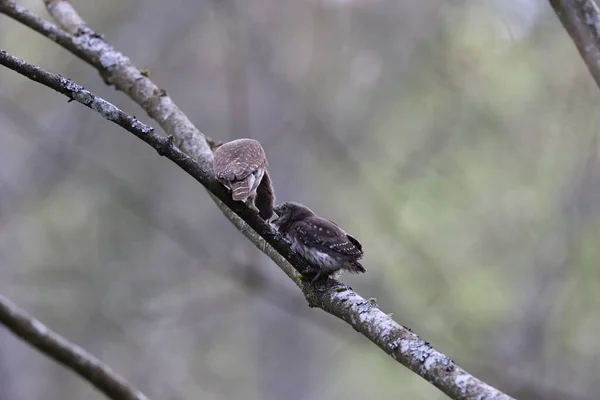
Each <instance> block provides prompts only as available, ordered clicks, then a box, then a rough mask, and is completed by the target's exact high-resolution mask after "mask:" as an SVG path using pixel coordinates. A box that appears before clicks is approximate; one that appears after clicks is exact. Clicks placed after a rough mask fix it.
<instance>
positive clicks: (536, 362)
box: [0, 0, 600, 400]
mask: <svg viewBox="0 0 600 400" xmlns="http://www.w3.org/2000/svg"><path fill="white" fill-rule="evenodd" d="M19 3H20V4H22V5H25V6H27V7H30V8H31V9H32V10H34V11H36V12H37V13H39V14H40V15H43V16H44V17H46V18H47V14H46V12H45V10H44V8H43V5H42V2H41V1H38V0H28V1H25V0H21V1H19ZM74 5H75V6H76V8H77V9H78V11H79V12H80V13H81V14H82V16H83V17H84V18H86V20H87V21H88V22H89V24H90V26H91V27H92V28H94V29H95V30H97V31H98V32H100V33H103V34H104V35H105V37H106V38H107V40H108V41H109V42H110V43H111V44H113V45H114V46H115V47H116V48H118V49H119V50H121V51H123V52H124V53H125V54H126V55H128V56H130V58H131V59H132V61H133V62H134V63H135V64H136V65H137V66H138V67H139V68H146V69H148V70H149V71H150V77H151V79H153V80H154V81H155V82H156V83H157V84H158V85H160V86H161V87H163V88H165V89H166V90H167V91H168V93H169V94H170V96H171V97H172V98H173V99H174V101H175V102H176V103H177V104H178V105H179V106H180V107H181V108H182V109H183V110H184V111H185V112H186V113H187V114H188V116H189V117H190V118H191V119H192V121H193V122H194V123H195V124H196V125H197V126H198V127H199V129H200V130H201V131H203V132H204V133H206V134H207V135H208V136H210V137H213V138H215V139H217V140H223V141H226V140H231V139H234V138H238V137H252V138H256V139H258V140H260V141H261V142H262V144H263V146H264V147H265V149H266V152H267V155H268V157H269V160H270V165H271V173H272V176H273V179H274V183H275V187H276V191H277V198H278V200H279V201H286V200H295V201H299V202H302V203H305V204H307V205H308V206H310V207H311V208H312V209H314V210H315V211H316V212H318V213H319V214H322V215H324V216H327V217H328V218H331V219H333V220H335V221H337V222H338V223H340V225H342V226H343V227H344V228H346V230H348V231H349V232H351V233H352V234H353V235H355V236H356V237H358V238H359V239H360V240H361V241H362V242H363V245H364V247H365V249H366V256H365V266H366V267H367V268H368V270H369V273H368V274H366V275H362V276H344V277H343V278H342V280H343V281H344V282H346V283H349V284H350V285H351V286H352V287H353V288H355V289H356V290H357V291H358V292H359V293H360V294H362V295H363V296H365V297H367V298H369V297H375V298H377V300H378V302H379V304H380V305H381V307H382V309H383V310H384V311H386V312H389V313H393V314H394V317H395V318H396V319H397V320H398V321H400V323H402V324H404V325H406V326H408V327H410V328H412V329H413V330H414V331H415V332H416V333H418V334H419V335H421V336H422V337H424V338H425V339H426V340H428V341H430V342H431V343H432V344H433V345H434V346H435V347H436V348H437V349H438V350H440V351H442V352H444V353H445V354H447V355H448V356H450V357H451V358H453V359H454V360H455V361H456V362H458V363H459V364H460V365H461V366H463V367H465V368H466V369H467V370H469V371H470V372H472V373H474V374H475V375H476V376H478V377H480V378H482V379H484V380H486V381H487V382H489V383H490V384H492V385H494V386H497V387H499V388H500V389H502V390H504V391H506V392H508V393H510V394H511V395H513V396H516V397H518V398H519V399H526V400H529V399H550V400H552V399H597V398H598V393H599V392H600V380H599V379H598V376H599V373H600V340H599V339H598V337H599V336H598V331H599V329H600V312H599V310H598V307H599V306H600V272H599V271H600V269H599V267H598V259H599V257H600V247H599V246H598V240H599V238H600V219H599V211H600V170H599V167H600V163H599V160H598V150H599V144H598V137H597V136H598V131H599V127H598V118H599V115H598V104H599V100H600V96H599V94H600V92H599V90H598V88H597V87H596V86H595V85H594V83H593V81H592V79H591V78H590V76H589V74H588V72H587V70H586V68H585V66H584V64H583V62H582V61H581V59H580V57H579V55H578V53H577V52H576V50H575V47H574V45H573V44H572V42H571V41H570V38H569V37H568V35H567V34H566V32H565V31H564V29H563V28H562V26H561V25H560V23H559V22H558V20H557V18H556V16H555V15H554V13H553V12H552V10H551V9H550V7H549V5H548V4H547V2H545V1H542V0H513V1H491V0H462V1H454V2H447V1H443V0H431V1H420V2H417V1H398V0H345V1H344V0H337V1H336V0H310V1H309V0H304V1H297V0H252V1H246V0H172V1H168V2H167V1H162V0H146V1H141V0H131V1H127V2H119V1H114V0H112V1H110V0H107V1H96V2H91V1H82V0H80V1H74ZM0 47H1V48H4V49H6V50H7V51H9V52H10V53H12V54H14V55H16V56H18V57H21V58H23V59H25V60H28V61H30V62H32V63H35V64H38V65H40V66H41V67H43V68H45V69H47V70H49V71H52V72H55V73H60V74H62V75H64V76H66V77H69V78H72V79H74V80H75V81H76V82H78V83H80V84H82V85H84V86H85V87H86V88H88V89H89V90H92V91H93V92H95V93H96V94H98V95H100V96H103V97H104V98H106V99H108V100H109V101H112V102H114V103H115V104H117V105H118V106H119V107H121V108H122V109H124V110H125V111H127V112H129V113H131V114H134V115H136V116H138V117H140V118H141V119H142V120H143V121H145V122H148V123H151V124H152V121H150V119H149V118H148V117H147V116H146V115H145V113H144V112H143V111H142V110H141V109H140V108H138V107H137V106H136V105H134V104H132V102H131V101H130V100H128V99H127V98H126V96H125V95H123V94H122V93H119V92H116V91H115V90H114V89H113V88H110V87H106V86H105V85H104V83H103V82H102V79H101V78H100V77H99V75H98V74H97V72H95V71H94V70H93V69H92V68H91V67H89V66H87V65H86V64H84V63H83V62H81V61H79V60H78V59H76V58H74V57H73V56H72V55H71V54H69V53H68V52H66V51H65V50H63V49H61V48H60V47H58V46H57V45H55V44H53V43H52V42H50V41H49V40H47V39H45V38H43V37H41V36H40V35H38V34H35V33H33V32H32V31H30V30H28V29H26V28H25V27H23V26H21V25H19V24H18V23H16V22H14V21H12V20H9V19H8V18H6V17H4V16H0ZM152 125H154V126H156V124H152ZM0 143H1V145H0V292H1V293H2V294H3V295H6V296H8V297H10V298H11V299H12V300H13V301H15V302H16V303H18V304H19V305H20V306H21V307H23V308H25V309H26V310H27V311H29V312H31V313H33V314H34V315H36V316H37V317H38V318H40V319H41V320H42V321H43V322H44V323H46V324H48V325H49V326H50V327H51V328H53V329H55V330H56V331H58V332H59V333H60V334H62V335H64V336H66V337H67V338H69V339H70V340H72V341H74V342H76V343H78V344H80V345H81V346H83V347H84V348H85V349H87V350H89V351H90V352H92V353H94V354H95V355H97V356H98V357H99V358H100V359H101V360H103V361H104V362H106V363H107V364H109V365H110V366H112V367H113V368H114V369H115V370H116V371H117V372H118V373H120V374H122V375H123V376H124V377H126V378H127V379H128V380H129V381H130V382H132V383H133V384H134V385H135V386H137V387H139V388H140V389H141V390H142V391H144V392H145V393H147V394H148V395H149V396H150V397H152V398H156V399H174V400H175V399H193V398H201V399H257V400H258V399H260V400H262V399H265V400H276V399H277V400H278V399H298V400H300V399H311V400H313V399H314V400H316V399H337V398H347V399H397V398H404V399H444V398H446V397H445V396H444V395H443V394H441V393H440V392H439V391H438V390H437V389H435V388H434V387H433V386H431V385H430V384H428V383H427V382H425V381H424V380H422V379H421V378H419V377H418V376H416V375H415V374H413V373H411V372H410V371H408V370H407V369H405V368H404V367H402V366H400V365H399V364H397V363H396V362H394V361H393V360H392V359H391V358H390V357H388V356H387V355H385V354H384V353H383V352H382V351H380V350H379V349H378V348H376V347H375V346H374V345H373V344H371V343H370V342H368V341H367V340H366V339H365V338H364V337H362V336H360V335H359V334H358V333H356V332H355V331H354V330H352V329H351V328H350V327H348V326H347V325H346V324H344V323H343V322H341V321H338V320H336V319H335V318H333V317H331V316H328V315H326V314H325V313H324V312H322V311H319V310H315V309H309V308H308V307H307V306H306V303H305V301H304V299H303V297H302V295H301V293H300V291H299V290H297V288H295V287H294V286H293V284H292V283H291V282H290V281H289V280H287V278H286V277H285V276H284V274H283V273H281V271H280V270H279V269H278V268H277V267H276V266H275V265H274V264H272V262H271V261H270V260H268V259H267V258H266V257H265V256H264V255H262V253H260V252H259V251H258V250H257V249H255V248H254V247H253V246H252V245H251V244H250V243H249V242H248V241H247V240H246V239H245V238H244V236H243V235H241V234H240V233H239V232H237V231H236V230H235V229H234V228H233V227H232V226H231V225H230V224H229V222H228V221H227V220H226V219H225V218H224V217H223V216H222V215H221V213H220V212H219V210H218V209H217V207H216V206H215V205H214V203H212V201H211V200H210V199H209V197H208V196H207V194H206V193H205V191H204V190H203V188H202V187H201V186H199V185H198V184H197V183H196V182H195V181H194V180H193V179H191V178H190V177H189V176H187V175H186V174H185V173H184V172H182V171H181V170H180V169H179V168H178V167H176V166H174V165H173V164H171V163H170V162H168V161H167V160H166V159H164V158H161V157H158V156H157V154H156V153H155V152H154V151H153V150H152V149H151V148H150V147H149V146H147V145H146V144H144V143H142V142H141V141H139V140H138V139H136V138H135V137H133V136H132V135H131V134H129V133H126V132H125V131H123V130H122V129H121V128H119V127H117V126H116V125H114V124H111V123H109V122H107V121H105V120H104V119H102V118H101V117H100V116H99V115H97V114H95V113H93V112H91V111H90V110H88V109H86V108H84V107H82V106H80V105H78V104H76V103H67V101H66V98H65V97H64V96H62V95H58V94H56V93H54V92H52V91H50V90H49V89H46V88H44V87H42V86H40V85H38V84H36V83H33V82H31V81H29V80H27V79H26V78H24V77H21V76H19V75H17V74H16V73H14V72H12V71H9V70H7V69H5V68H1V69H0ZM42 398H43V399H45V400H54V399H56V400H59V399H60V400H63V399H65V400H69V399H82V398H85V399H92V400H93V399H102V398H103V396H101V395H100V394H99V393H97V392H95V391H94V390H93V389H92V388H91V387H90V386H89V385H88V384H86V383H85V382H83V381H82V380H80V379H79V378H78V377H77V376H75V375H74V374H72V373H71V372H69V371H66V370H64V369H62V368H61V367H59V366H57V365H56V364H54V363H53V362H51V361H48V360H47V359H46V358H45V357H44V356H42V355H41V354H39V353H37V352H36V351H34V350H32V349H31V348H29V347H28V346H27V345H25V344H24V343H22V342H20V341H19V340H17V339H15V338H14V337H13V336H12V335H11V334H9V333H8V332H7V331H6V330H2V329H0V399H2V400H35V399H42Z"/></svg>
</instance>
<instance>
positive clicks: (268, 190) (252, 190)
mask: <svg viewBox="0 0 600 400" xmlns="http://www.w3.org/2000/svg"><path fill="white" fill-rule="evenodd" d="M267 166H268V163H267V156H266V155H265V151H264V149H263V148H262V146H261V145H260V143H259V142H258V141H256V140H254V139H236V140H232V141H231V142H227V143H225V144H223V145H221V146H219V147H218V148H217V149H216V150H215V152H214V160H213V168H214V170H215V174H216V176H217V179H218V180H219V182H221V183H222V184H223V185H225V186H226V187H227V188H229V189H230V190H231V197H232V198H233V200H235V201H242V202H244V203H246V205H247V206H248V207H250V208H252V209H253V210H254V211H256V212H258V213H259V215H260V216H261V218H263V219H265V220H268V219H269V218H271V216H272V215H273V202H274V199H275V196H274V194H273V187H272V185H271V180H270V178H269V175H268V172H267ZM259 187H260V190H259V191H258V195H259V199H257V200H256V203H257V205H258V208H257V206H256V205H255V199H256V197H257V189H259Z"/></svg>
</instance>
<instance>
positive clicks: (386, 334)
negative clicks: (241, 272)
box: [0, 0, 511, 400]
mask: <svg viewBox="0 0 600 400" xmlns="http://www.w3.org/2000/svg"><path fill="white" fill-rule="evenodd" d="M45 3H46V5H47V8H48V11H49V13H50V14H51V15H52V16H53V17H54V18H55V19H56V20H57V21H58V22H59V24H61V26H62V27H63V28H64V29H65V30H67V31H68V34H65V33H64V32H62V31H60V29H58V28H57V27H56V26H54V25H52V24H50V23H48V22H45V21H43V20H41V19H39V18H38V17H36V16H35V15H33V14H31V13H30V12H29V11H27V10H25V9H23V8H22V7H18V6H16V5H15V4H14V2H13V1H7V0H0V12H2V13H4V14H6V15H8V16H10V17H13V18H14V19H16V20H18V21H21V22H22V23H24V24H25V25H27V26H29V27H31V28H32V29H34V30H36V31H37V32H40V33H42V34H43V35H44V36H46V37H48V38H50V39H51V40H54V41H55V42H57V43H58V44H59V45H61V46H63V47H64V48H66V49H67V50H70V51H72V52H73V53H74V54H75V55H77V56H78V57H80V58H81V59H82V60H84V61H86V62H87V63H89V64H90V65H92V66H94V67H95V68H96V69H98V71H99V72H100V74H101V75H102V76H103V77H104V79H105V81H106V82H107V83H108V84H111V85H114V86H115V88H117V89H118V90H121V91H123V92H124V93H126V94H127V95H128V96H129V97H130V98H131V99H132V100H134V101H135V102H136V103H138V104H139V105H140V106H142V107H143V108H144V110H145V111H146V112H147V113H148V115H150V117H152V118H153V119H154V120H156V121H157V122H158V123H159V124H160V126H161V127H162V128H163V129H164V130H165V131H166V132H167V134H169V135H170V136H172V137H173V138H174V140H175V144H176V145H177V146H179V147H181V149H182V150H183V152H182V151H181V150H179V149H178V148H177V146H175V145H174V143H172V142H170V141H169V143H165V141H167V140H168V139H166V138H164V137H162V136H160V135H158V134H156V133H154V132H147V133H145V134H144V135H143V137H141V136H138V135H137V134H136V136H138V137H140V138H141V139H142V140H144V141H145V142H146V143H148V144H150V145H151V146H153V147H154V148H155V149H156V150H157V151H159V154H161V155H163V156H165V157H167V158H169V159H170V160H171V161H173V162H175V163H176V164H177V165H179V166H180V167H181V168H182V169H184V170H185V171H186V172H188V173H189V174H190V175H191V176H193V177H194V178H195V179H196V180H198V181H199V182H200V183H201V184H202V185H203V186H204V187H205V188H206V189H207V190H208V191H209V194H210V196H211V197H212V198H213V200H215V202H216V203H217V205H219V208H220V209H221V211H222V212H223V213H224V214H225V216H226V217H227V218H229V219H230V220H231V221H232V223H233V224H234V225H235V226H236V227H237V228H238V229H239V230H240V231H241V232H242V233H243V234H244V235H245V236H246V237H248V238H249V239H250V240H251V241H252V242H253V243H254V244H255V245H256V246H257V247H258V248H259V249H260V250H261V251H263V252H264V253H266V254H267V255H268V256H269V257H270V258H271V259H272V260H273V261H274V262H275V263H276V264H277V265H278V266H279V267H281V269H282V270H283V271H284V272H285V273H286V274H287V275H288V276H289V277H290V278H291V279H293V280H294V282H295V283H296V284H297V285H298V286H299V287H301V288H302V290H303V293H304V295H305V297H306V299H307V301H308V302H309V305H310V306H311V307H319V308H321V309H323V310H324V311H326V312H328V313H330V314H332V315H334V316H336V317H338V318H340V319H342V320H344V321H346V322H347V323H348V324H350V325H351V326H352V327H353V328H354V329H355V330H357V331H359V332H361V333H362V334H363V335H364V336H365V337H367V338H368V339H369V340H371V341H372V342H373V343H375V344H377V345H378V346H379V347H380V348H381V349H382V350H384V351H385V352H386V353H387V354H389V355H390V356H392V357H393V358H394V359H395V360H397V361H398V362H400V363H401V364H403V365H405V366H406V367H408V368H409V369H411V370H412V371H413V372H415V373H416V374H418V375H419V376H421V377H423V378H424V379H426V380H427V381H429V382H431V383H432V384H433V385H435V386H436V387H437V388H439V389H440V390H442V391H443V392H444V393H446V394H447V395H448V396H450V397H451V398H453V399H465V400H466V399H481V400H484V399H506V400H508V399H511V397H509V396H508V395H506V394H504V393H502V392H500V391H498V390H497V389H495V388H493V387H491V386H489V385H488V384H486V383H485V382H482V381H480V380H479V379H477V378H475V377H474V376H472V375H471V374H469V373H468V372H466V371H465V370H464V369H462V368H460V367H459V366H457V365H456V364H455V363H454V362H453V361H452V360H451V359H449V358H448V357H446V356H445V355H444V354H441V353H440V352H438V351H437V350H435V349H433V348H432V347H431V346H430V345H429V343H427V342H425V341H423V340H421V339H420V338H419V337H418V336H417V335H415V334H414V333H412V332H411V331H410V330H409V329H407V328H405V327H403V326H401V325H400V324H398V323H397V322H395V321H394V320H393V319H392V318H391V317H390V316H389V315H387V314H385V313H384V312H383V311H381V310H380V309H379V307H378V306H377V304H376V303H375V302H374V301H367V300H365V299H364V298H362V297H361V296H359V295H358V294H357V293H355V292H354V291H353V290H352V289H351V288H350V287H348V286H346V285H344V284H342V283H340V282H338V281H335V280H328V281H327V282H326V283H325V284H324V285H322V286H320V287H318V288H317V287H313V286H310V285H304V284H303V283H302V282H301V281H300V279H299V278H298V276H297V274H296V272H295V271H294V270H296V271H298V272H300V273H302V272H303V271H305V270H307V264H306V262H305V260H304V259H303V258H302V257H300V256H299V255H297V254H295V253H293V252H292V251H291V249H290V247H289V245H288V244H287V243H286V242H285V241H283V239H282V238H281V236H280V235H279V234H278V233H277V232H276V231H274V230H273V228H272V227H271V226H270V225H269V224H267V223H266V222H265V221H263V220H262V219H261V218H259V217H258V216H257V215H256V214H254V213H253V212H252V211H250V210H249V209H248V208H247V207H246V206H245V205H244V204H242V203H238V202H234V201H233V200H232V199H231V197H230V196H229V194H228V192H227V191H226V190H225V188H224V187H223V186H222V185H220V184H219V183H218V182H217V181H216V180H215V178H214V174H213V171H212V151H211V145H210V141H209V140H208V139H207V138H206V137H205V136H204V135H203V134H202V133H201V132H200V131H198V130H197V129H196V128H195V127H194V126H193V124H192V123H191V122H190V121H189V119H188V118H187V117H186V116H185V115H184V114H183V112H182V111H181V110H180V109H179V108H178V107H177V106H176V105H175V104H174V103H173V101H172V100H171V99H170V98H169V97H168V95H167V94H166V92H165V91H164V90H161V89H159V88H158V87H157V86H156V85H154V83H152V82H151V81H150V80H149V79H148V78H147V77H146V76H145V74H142V72H140V71H139V70H138V69H137V68H136V67H135V66H133V64H131V62H130V61H129V59H128V58H127V57H125V56H124V55H123V54H121V53H119V52H118V51H116V50H115V49H114V48H112V47H111V46H110V45H108V44H107V43H106V42H105V41H104V40H103V39H102V38H101V36H100V35H98V34H97V33H95V32H94V31H92V30H91V29H89V28H88V27H87V26H86V25H85V22H84V21H83V19H82V18H81V17H80V16H79V15H78V14H77V13H76V12H75V10H74V9H73V8H72V6H71V5H70V3H69V2H67V1H64V0H45ZM69 34H71V35H74V36H70V35H69ZM59 91H60V90H59ZM61 93H64V92H62V91H61ZM134 134H135V133H134ZM184 152H185V153H187V154H189V155H190V156H191V157H193V158H195V159H196V160H197V161H198V162H196V161H194V159H193V158H191V157H189V156H187V155H186V154H185V153H184Z"/></svg>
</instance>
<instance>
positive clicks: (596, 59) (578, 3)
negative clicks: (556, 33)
mask: <svg viewBox="0 0 600 400" xmlns="http://www.w3.org/2000/svg"><path fill="white" fill-rule="evenodd" d="M549 2H550V5H551V6H552V8H553V9H554V12H556V15H557V16H558V18H559V19H560V22H561V23H562V24H563V26H564V28H565V29H566V30H567V32H568V33H569V35H570V36H571V39H572V40H573V42H574V43H575V46H576V47H577V50H579V54H580V55H581V58H583V61H584V62H585V65H587V68H588V70H589V71H590V74H591V75H592V77H593V78H594V80H595V81H596V85H598V87H600V10H599V9H598V5H597V4H596V2H595V1H594V0H549Z"/></svg>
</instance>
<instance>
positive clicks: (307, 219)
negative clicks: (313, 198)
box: [272, 202, 367, 284]
mask: <svg viewBox="0 0 600 400" xmlns="http://www.w3.org/2000/svg"><path fill="white" fill-rule="evenodd" d="M274 211H275V214H277V218H275V219H274V220H273V221H272V224H273V225H274V226H275V227H276V228H277V230H278V231H279V233H281V234H282V235H283V236H284V237H285V238H286V240H288V241H289V242H290V243H291V247H292V250H294V251H295V252H297V253H299V254H300V255H302V256H303V257H304V258H305V259H306V260H307V261H308V262H310V263H311V264H312V265H313V266H314V267H315V272H316V274H315V276H314V278H313V279H312V280H311V284H314V283H315V282H316V281H317V280H318V279H319V278H321V277H323V276H330V275H332V274H336V273H338V272H341V270H346V271H348V272H351V273H354V274H359V273H363V272H367V270H366V269H365V268H364V267H363V266H362V265H361V264H360V263H359V262H358V260H360V259H361V258H362V256H363V250H362V245H361V244H360V242H359V241H358V240H356V239H355V238H353V237H352V236H350V235H349V234H347V233H346V232H344V230H342V228H340V227H339V226H338V225H337V224H336V223H335V222H333V221H330V220H328V219H325V218H321V217H319V216H317V215H315V213H314V212H312V211H311V210H310V209H309V208H308V207H306V206H303V205H302V204H298V203H294V202H285V203H283V204H280V205H278V206H277V207H275V208H274Z"/></svg>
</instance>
